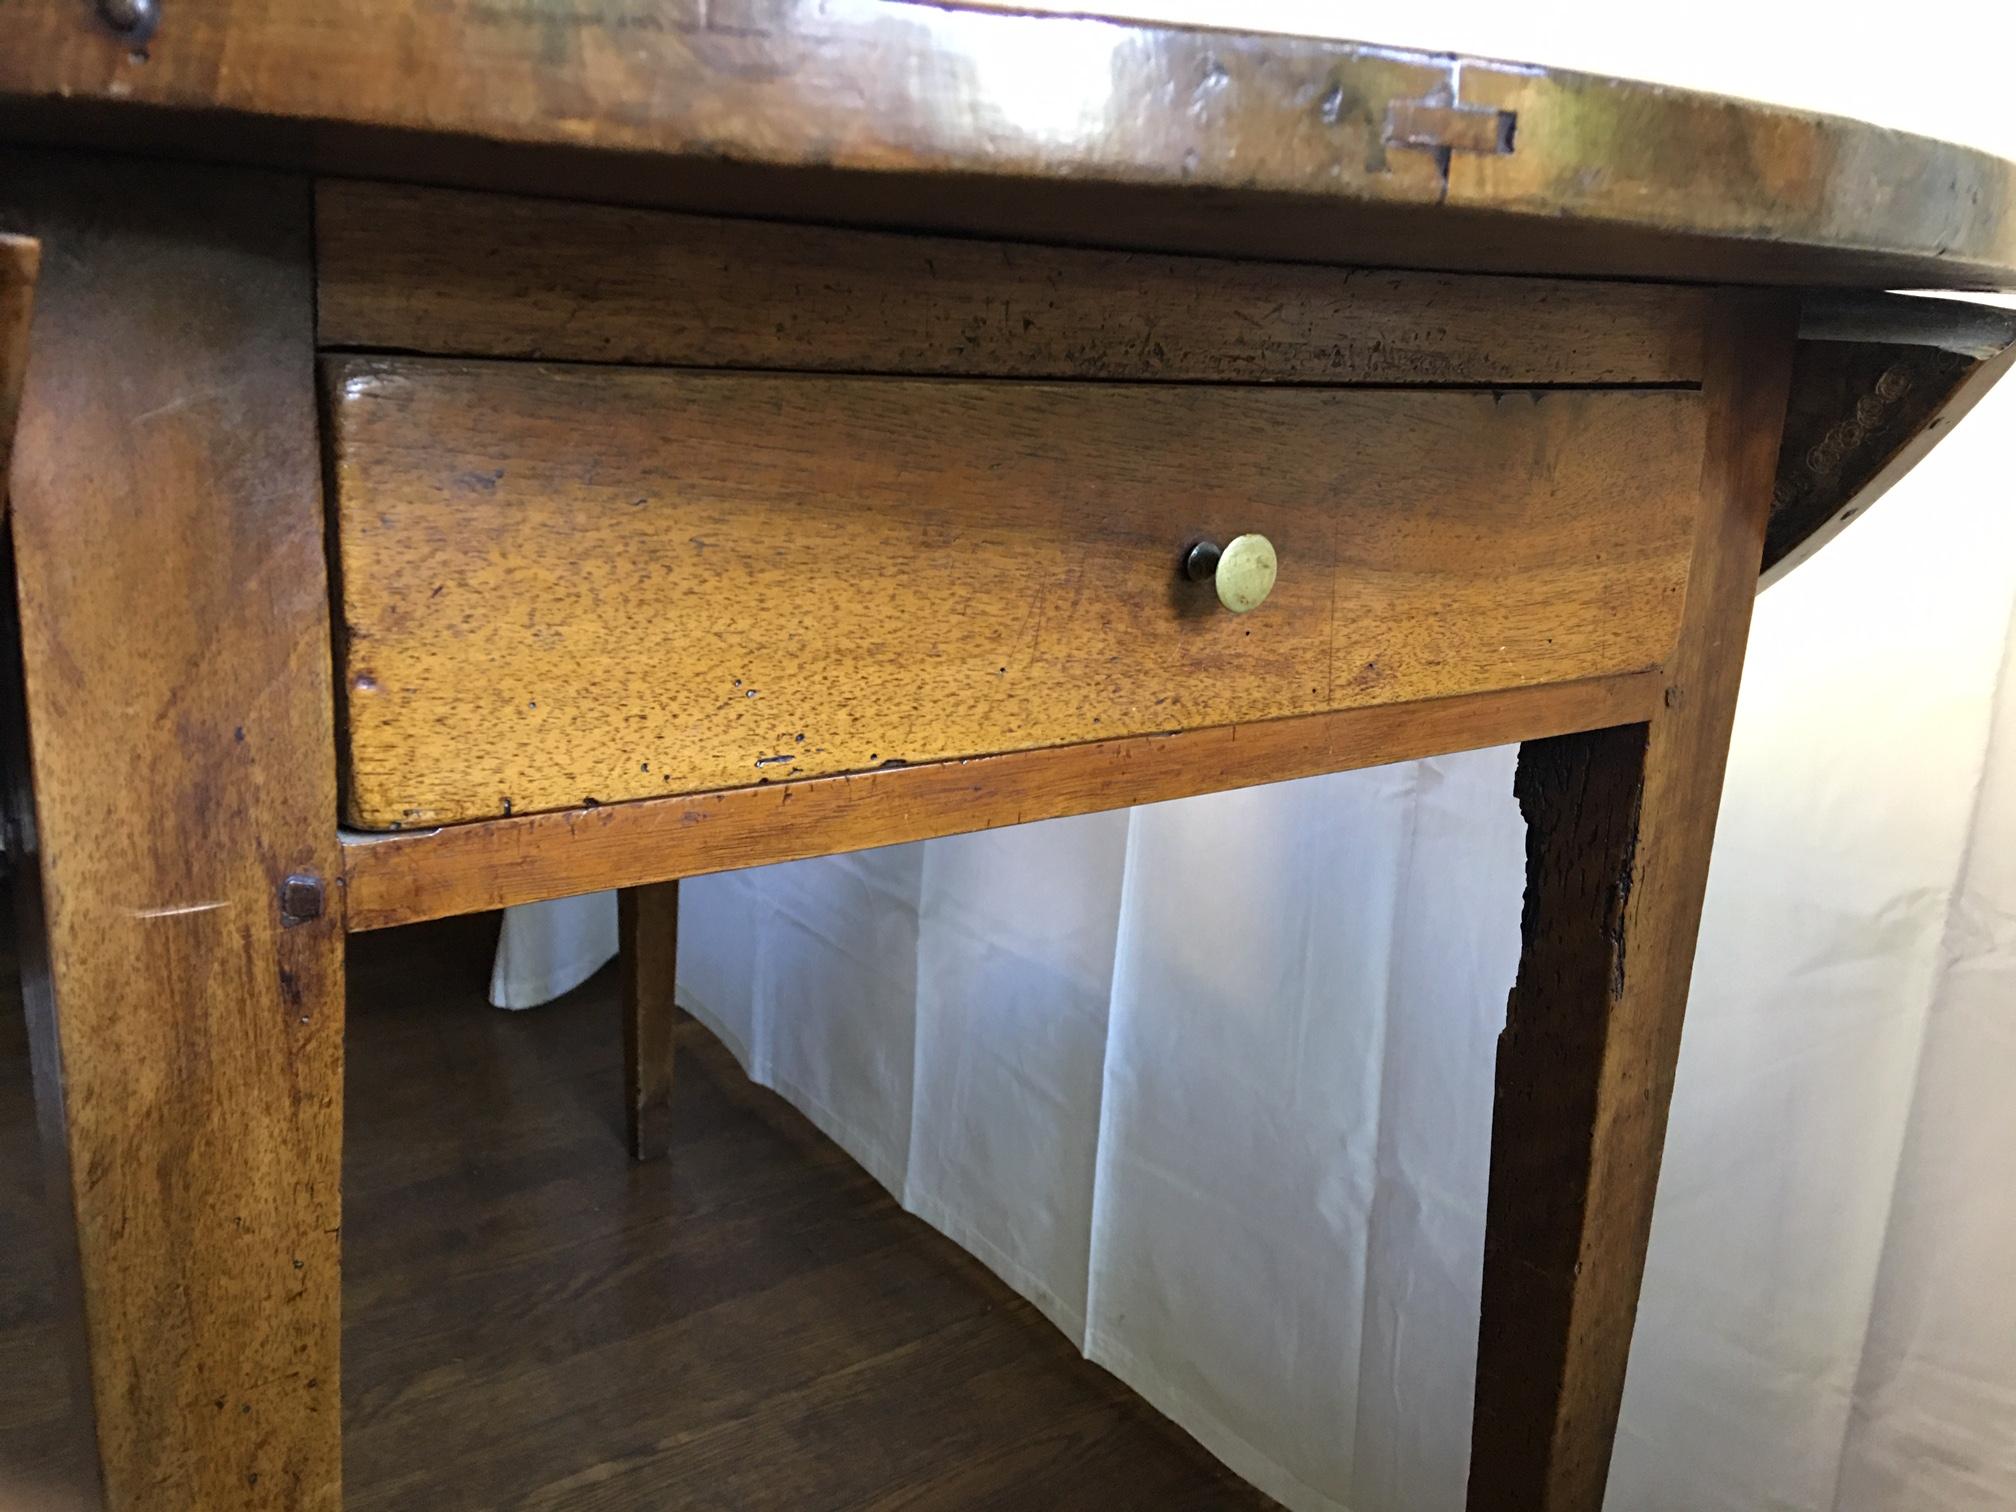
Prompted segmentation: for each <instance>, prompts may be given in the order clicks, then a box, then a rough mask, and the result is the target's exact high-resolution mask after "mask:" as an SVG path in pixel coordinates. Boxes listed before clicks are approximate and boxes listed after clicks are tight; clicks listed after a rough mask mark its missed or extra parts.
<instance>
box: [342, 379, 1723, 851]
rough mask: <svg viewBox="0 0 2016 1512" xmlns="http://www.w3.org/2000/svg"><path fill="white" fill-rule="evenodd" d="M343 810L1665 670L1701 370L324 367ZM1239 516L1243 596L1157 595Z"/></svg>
mask: <svg viewBox="0 0 2016 1512" xmlns="http://www.w3.org/2000/svg"><path fill="white" fill-rule="evenodd" d="M325 378H326V393H327V396H328V402H329V405H330V409H331V422H332V423H331V436H332V442H331V444H332V445H333V447H334V456H333V464H332V475H333V478H334V481H335V510H336V518H337V538H338V544H339V550H340V563H341V579H342V586H341V600H342V616H341V618H342V627H343V631H344V667H343V670H344V678H343V685H344V688H345V692H346V697H345V717H344V724H345V727H346V730H347V763H346V779H347V780H346V791H347V795H348V796H347V808H346V813H347V818H348V820H349V822H350V823H352V824H353V825H356V826H358V827H360V828H380V829H382V828H396V827H401V826H412V825H422V824H438V823H444V822H450V821H459V820H470V819H478V818H485V817H491V816H495V815H500V814H508V813H526V812H531V811H535V810H542V809H556V808H567V807H574V806H577V805H581V804H583V803H608V802H614V801H618V800H623V799H633V798H641V797H648V796H656V795H662V794H671V793H684V792H695V791H704V790H709V789H715V788H726V787H737V786H744V785H748V784H751V783H755V782H762V781H773V782H774V781H780V780H785V779H789V778H797V777H807V776H815V775H824V774H831V773H839V772H850V771H861V770H865V769H872V768H876V767H882V766H888V765H891V764H896V763H918V762H928V761H942V760H946V759H950V758H957V757H962V756H971V755H979V754H984V753H993V752H1001V751H1010V750H1020V749H1028V748H1031V747H1037V746H1050V745H1060V744H1066V743H1070V742H1076V741H1085V740H1096V739H1103V738H1107V737H1111V736H1118V735H1130V734H1145V733H1153V732H1159V731H1171V730H1179V729H1193V728H1198V727H1203V726H1213V725H1227V724H1239V723H1244V722H1248V721H1254V720H1264V719H1273V718H1279V717H1282V716H1287V715H1294V714H1300V713H1307V712H1312V711H1316V710H1324V709H1339V708H1348V707H1353V706H1362V705H1368V704H1376V703H1388V702H1399V701H1406V700H1415V699H1426V698H1435V697H1440V696H1445V695H1451V694H1459V693H1467V692H1474V691H1479V690H1486V689H1494V688H1504V687H1511V686H1515V685H1520V684H1529V683H1537V682H1555V681H1566V680H1571V679H1578V678H1587V677H1594V676H1599V675H1602V674H1607V673H1615V672H1623V671H1631V670H1636V669H1640V668H1645V667H1650V666H1654V665H1657V664H1659V663H1660V662H1661V661H1662V660H1663V659H1664V658H1665V656H1666V655H1667V653H1668V651H1669V650H1670V648H1671V646H1672V644H1673V641H1674V636H1675V631H1676V627H1677V623H1678V617H1679V612H1680V606H1681V597H1682V593H1683V591H1684V587H1685V581H1686V572H1687V564H1688V560H1689V553H1690V544H1691V527H1692V519H1693V513H1694V508H1695V498H1696V493H1697V489H1698V482H1699V475H1700V467H1701V455H1702V446H1703V435H1702V405H1701V399H1700V395H1699V394H1698V392H1695V391H1693V390H1691V389H1672V390H1629V391H1594V390H1530V391H1515V392H1509V393H1491V392H1477V391H1449V390H1443V391H1434V390H1390V389H1387V390H1381V389H1356V390H1341V389H1322V388H1296V387H1260V386H1216V385H1204V384H1107V383H1044V382H1007V381H988V380H947V379H930V380H925V379H902V378H876V377H829V376H814V375H803V374H759V373H719V372H673V371H663V370H651V369H617V368H607V367H591V366H561V365H550V366H549V365H537V364H532V363H522V362H484V361H463V360H447V359H429V358H383V357H376V358H361V357H333V358H330V359H328V361H327V372H326V374H325ZM1244 531H1259V532H1261V533H1263V534H1265V535H1267V536H1268V537H1269V538H1270V539H1271V540H1272V541H1273V542H1274V544H1275V546H1276V548H1277V550H1278V552H1279V555H1280V563H1281V566H1280V577H1279V582H1278V585H1277V587H1276V588H1275V591H1274V593H1273V596H1272V597H1271V598H1269V599H1268V601H1267V602H1266V603H1265V604H1263V605H1262V606H1261V607H1260V608H1259V609H1257V610H1255V611H1254V612H1252V613H1250V614H1247V615H1243V616H1241V615H1233V614H1230V613H1227V612H1226V611H1225V610H1223V609H1222V608H1220V607H1219V605H1218V603H1217V601H1216V598H1215V596H1214V594H1213V593H1212V590H1211V587H1210V585H1209V584H1208V583H1205V584H1195V583H1191V582H1188V581H1187V580H1185V579H1184V578H1183V576H1182V574H1181V572H1180V570H1179V564H1180V561H1181V557H1182V554H1183V551H1184V549H1185V548H1186V547H1187V546H1188V545H1189V544H1190V543H1191V542H1193V541H1195V540H1197V539H1198V538H1200V537H1212V538H1216V539H1219V540H1224V539H1226V538H1229V537H1231V536H1233V535H1236V534H1239V533H1241V532H1244Z"/></svg>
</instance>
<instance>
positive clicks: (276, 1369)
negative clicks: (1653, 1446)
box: [0, 0, 2016, 1512]
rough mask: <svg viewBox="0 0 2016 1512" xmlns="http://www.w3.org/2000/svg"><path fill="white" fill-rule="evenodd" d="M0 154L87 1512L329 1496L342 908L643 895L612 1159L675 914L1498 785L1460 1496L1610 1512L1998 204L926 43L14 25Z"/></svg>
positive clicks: (1145, 72)
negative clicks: (690, 897)
mask: <svg viewBox="0 0 2016 1512" xmlns="http://www.w3.org/2000/svg"><path fill="white" fill-rule="evenodd" d="M0 141H4V142H5V143H6V145H5V146H4V147H0V231H5V232H7V233H10V234H9V235H8V236H7V238H6V239H5V240H4V241H0V461H4V460H5V459H6V458H7V457H8V447H9V446H10V445H11V453H12V454H11V464H9V467H8V471H7V474H6V476H7V481H8V489H7V496H8V499H9V511H10V513H9V517H8V518H9V522H10V525H11V530H10V531H9V552H10V561H11V570H8V571H6V572H4V573H0V579H4V582H5V584H6V588H7V591H8V593H9V594H11V595H13V603H12V607H11V608H10V609H9V610H8V612H7V613H6V614H5V616H4V618H5V621H6V622H7V624H8V627H9V630H10V633H12V634H15V635H18V641H17V642H16V650H17V651H18V655H10V656H9V657H7V658H6V665H7V667H8V670H9V677H8V679H7V682H8V686H9V689H10V692H9V696H8V705H9V708H10V712H11V715H12V718H11V720H10V729H11V736H10V745H9V753H10V762H9V774H10V782H9V791H10V793H11V807H10V816H11V818H10V828H9V830H8V841H9V846H10V849H11V850H12V851H13V852H14V854H15V855H16V857H17V859H18V862H19V864H20V866H21V869H22V877H23V883H22V885H21V886H19V887H18V888H17V894H18V896H19V897H20V899H21V905H22V920H21V933H22V951H23V956H24V965H25V973H24V974H25V977H26V990H27V995H28V998H29V1007H30V1021H31V1023H30V1027H31V1035H32V1040H33V1051H34V1060H35V1068H36V1075H37V1084H38V1098H39V1103H40V1107H41V1113H42V1119H41V1122H42V1126H43V1133H44V1138H45V1142H46V1144H47V1148H48V1153H49V1156H50V1162H49V1169H50V1170H51V1172H52V1175H53V1186H54V1190H55V1193H56V1196H57V1200H58V1204H59V1207H60V1212H61V1215H62V1223H61V1226H62V1229H63V1233H64V1236H65V1243H66V1245H67V1246H68V1248H69V1251H70V1252H69V1255H68V1260H69V1262H70V1267H69V1268H70V1271H71V1273H72V1274H73V1275H74V1277H75V1278H76V1282H77V1284H76V1286H75V1289H74V1297H73V1299H72V1300H73V1301H74V1303H75V1304H76V1307H75V1318H76V1322H77V1335H78V1338H79V1340H80V1343H81V1348H80V1352H79V1361H80V1369H81V1370H82V1371H83V1373H84V1376H85V1378H86V1380H87V1381H88V1391H87V1392H86V1393H85V1394H86V1395H87V1396H88V1400H89V1402H90V1404H91V1406H92V1423H91V1432H92V1434H93V1436H94V1438H93V1443H94V1448H95V1454H94V1455H92V1456H91V1458H92V1459H93V1460H94V1462H95V1464H96V1466H97V1470H98V1484H97V1485H95V1486H93V1487H89V1488H86V1489H87V1490H88V1491H89V1492H90V1494H92V1495H94V1496H96V1495H102V1497H103V1499H104V1502H105V1504H106V1505H108V1506H109V1507H111V1508H114V1509H117V1512H166V1509H184V1508H191V1509H203V1512H216V1509H229V1508H239V1507H244V1508H290V1509H301V1508H317V1509H334V1508H336V1507H337V1506H338V1505H339V1504H340V1501H341V1489H340V1475H339V1469H340V1460H341V1456H340V1409H339V1387H338V1356H339V1333H340V1317H339V1291H340V1288H339V1263H340V1253H341V1243H340V1235H341V1194H340V1190H339V1186H340V1182H339V1172H340V1166H341V1162H340V1154H341V1138H342V1117H341V1110H342V1094H343V966H344V936H345V933H346V931H351V930H368V929H378V928H383V927H386V926H390V925H397V924H402V923H406V922H410V921H415V920H421V919H428V918H435V917H440V916H444V915H449V914H456V913H465V912H471V911H475V910H481V909H491V908H496V907H499V906H501V905H505V904H513V903H521V902H526V901H530V900H533V899H539V898H549V897H556V896H561V895H565V894H570V893H578V892H583V891H587V890H590V889H598V888H605V887H617V888H622V889H626V891H625V893H624V899H623V922H624V931H625V938H626V966H625V973H626V984H627V986H626V991H627V995H628V998H629V1003H630V1015H629V1017H630V1027H631V1043H630V1047H629V1048H630V1054H629V1063H630V1068H631V1077H630V1081H631V1089H630V1095H631V1108H630V1112H631V1116H632V1135H633V1140H634V1142H635V1145H636V1148H637V1150H638V1152H639V1153H640V1154H648V1153H651V1152H653V1151H654V1150H656V1149H659V1148H662V1145H663V1141H664V1113H665V1108H666V1105H667V1102H666V1100H667V1098H668V1096H669V1095H670V1090H671V1066H670V1038H669V1034H668V1029H667V1025H668V1022H669V1013H670V997H671V981H672V951H673V931H674V928H675V924H676V895H675V893H674V891H673V887H674V885H675V884H676V881H677V879H679V878H681V877H686V876H692V875H695V874H698V873H702V872H710V871H717V870H721V869H723V868H728V867H737V866H748V865H756V864H760V863H763V862H768V861H776V860H780V859H784V858H788V857H800V856H811V855H818V854H823V853H828V852H835V851H842V850H848V849H852V848H856V847H861V846H870V845H882V844H888V843H891V842H895V841H904V840H914V839H920V838H924V837H928V836H935V835H944V834H951V833H955V832H959V831H967V830H973V829H977V828H983V827H988V826H993V825H1000V824H1011V823H1016V822H1020V821H1023V820H1030V819H1037V818H1043V817H1048V816H1054V815H1061V814H1072V813H1083V812H1087V811H1090V810H1094V809H1101V808H1110V807H1113V806H1117V805H1122V804H1129V803H1140V802H1148V801H1153V800H1159V799H1164V798H1171V797H1176V796H1180V795H1184V794H1191V793H1200V792H1206V791H1211V790H1215V789H1223V788H1229V787H1236V786H1240V785H1243V784H1250V783H1259V782H1270V781H1277V780H1280V779H1284V778H1289V777H1295V776H1300V775H1305V774H1310V773H1317V772H1328V771H1336V770H1339V769H1342V768H1347V767H1353V766H1363V765H1368V764H1372V763H1378V762H1388V761H1395V760H1400V759H1403V758H1407V757H1415V756H1422V755H1428V754H1431V753H1435V752H1442V751H1450V750H1458V749H1465V748H1471V747H1477V746H1482V745H1487V744H1495V743H1499V742H1508V741H1519V742H1523V750H1522V754H1521V757H1520V761H1519V767H1518V781H1517V790H1518V799H1519V802H1520V804H1521V807H1522V809H1523V811H1524V814H1525V817H1526V822H1527V826H1528V840H1527V851H1528V885H1527V893H1526V901H1525V917H1524V942H1525V949H1524V956H1523V959H1522V962H1521V965H1520V968H1519V972H1518V978H1517V982H1516V985H1515V986H1514V988H1513V990H1512V996H1511V1000H1510V1004H1509V1008H1508V1014H1507V1023H1506V1028H1505V1032H1504V1035H1503V1038H1502V1039H1501V1041H1500V1043H1499V1057H1498V1073H1497V1101H1496V1111H1495V1115H1494V1120H1493V1126H1492V1153H1491V1185H1490V1197H1489V1211H1488V1219H1487V1237H1486V1248H1485V1267H1484V1278H1483V1308H1482V1320H1481V1331H1480V1335H1479V1349H1478V1366H1477V1387H1476V1409H1475V1426H1474V1436H1473V1445H1472V1456H1471V1469H1470V1482H1469V1484H1470V1493H1469V1500H1470V1505H1471V1507H1472V1508H1473V1509H1486V1508H1504V1509H1518V1512H1533V1509H1546V1512H1586V1509H1593V1508H1595V1507H1596V1506H1597V1505H1598V1504H1599V1503H1600V1501H1601V1498H1602V1492H1603V1485H1604V1479H1605V1474H1606V1471H1607V1467H1608V1462H1609V1454H1610V1441H1611V1435H1612V1431H1613V1428H1614V1425H1615V1422H1616V1416H1617V1409H1618V1402H1619V1397H1620V1393H1621V1390H1622V1384H1623V1378H1624V1369H1625V1360H1626V1355H1627V1353H1628V1347H1629V1342H1630V1336H1631V1325H1632V1317H1633V1312H1634V1310H1635V1306H1636V1299H1637V1291H1638V1285H1639V1279H1640V1274H1641V1271H1642V1268H1643V1259H1644V1253H1645V1244H1646V1235H1647V1229H1648V1225H1649V1220H1650V1215H1651V1210H1652V1198H1653V1189H1654V1185H1655V1180H1656V1176H1657V1171H1658V1166H1659V1154H1660V1146H1661V1141H1662V1137H1663V1133H1664V1127H1665V1121H1666V1110H1667V1104H1668V1095H1669V1092H1670V1088H1671V1083H1672V1076H1673V1066H1674V1058H1675V1053H1676V1049H1677V1045H1678V1039H1679V1031H1680V1022H1681V1012H1682V1007H1683V1004H1684V1002H1685V998H1686V993H1687V983H1688V974H1689V966H1690V961H1691V958H1692V954H1693V948H1694V939H1695V930H1696V924H1697V919H1698V916H1699V911H1700V905H1701V896H1702V888H1703V884H1704V880H1705V876H1706V871H1707V864H1708V853H1709V847H1710V842H1711V838H1712V835H1713V832H1714V826H1715V813H1716V804H1717V799H1718V795H1719V790H1720V787H1721V781H1722V772H1723V764H1724V756H1725V750H1726V746H1727V742H1728V738H1729V729H1730V720H1731V714H1732V710H1733V706H1734V701H1735V696H1736V687H1737V681H1738V677H1739V674H1740V671H1741V666H1742V659H1743V645H1744V637H1745V632H1746V629H1747V626H1748V623H1749V618H1750V606H1751V602H1752V598H1753V596H1754V594H1755V592H1756V591H1757V587H1758V583H1759V579H1760V572H1761V573H1762V575H1763V577H1764V578H1765V579H1767V580H1768V579H1769V578H1770V577H1771V576H1773V575H1774V574H1776V573H1779V572H1782V571H1784V570H1786V569H1787V568H1789V567H1790V566H1791V565H1793V564H1794V563H1796V562H1797V561H1798V560H1800V559H1801V558H1802V557H1803V556H1805V555H1806V554H1808V553H1809V552H1811V551H1812V550H1813V549H1814V548H1815V547H1816V546H1817V545H1819V544H1820V543H1821V542H1822V541H1824V540H1825V539H1826V538H1827V537H1828V535H1829V534H1830V533H1831V532H1833V531H1834V530H1835V529H1837V528H1839V527H1840V526H1841V525H1842V524H1844V523H1845V522H1846V521H1848V520H1850V519H1851V518H1853V516H1854V515H1855V514H1857V513H1858V512H1860V511H1861V510H1863V509H1864V508H1866V507H1867V506H1868V504H1869V503H1870V502H1871V501H1872V500H1873V499H1874V498H1875V497H1876V496H1877V495H1878V494H1879V493H1881V492H1882V491H1883V490H1884V489H1885V488H1887V487H1888V486H1889V485H1890V484H1891V483H1892V482H1893V481H1894V480H1895V479H1896V478H1897V477H1898V476H1899V475H1900V474H1901V473H1902V472H1903V471H1905V470H1906V469H1908V468H1909V467H1910V466H1911V465H1912V463H1913V462H1914V461H1915V460H1916V459H1917V457H1918V456H1920V455H1922V453H1923V452H1924V450H1925V449H1926V448H1927V447H1928V446H1929V445H1930V444H1931V443H1932V442H1933V441H1934V440H1935V439H1936V438H1937V437H1938V436H1940V435H1941V434H1943V433H1944V431H1945V430H1946V429H1947V428H1949V427H1950V426H1951V425H1952V423H1953V422H1954V421H1955V420H1956V419H1957V418H1958V417H1959V416H1960V415H1961V414H1962V413H1963V412H1964V411H1965V410H1966V408H1967V407H1968V406H1969V405H1970V404H1971V403H1972V402H1973V401H1974V400H1975V399H1976V398H1977V397H1978V396H1979V395H1980V393H1981V392H1982V391H1983V390H1984V389H1985V388H1986V387H1987V386H1988V384H1989V383H1991V382H1992V381H1993V380H1994V379H1995V378H1996V377H1997V376H1999V375H2000V373H2001V372H2002V371H2003V370H2004V369H2005V368H2006V367H2007V366H2008V365H2009V362H2010V361H2011V357H2012V353H2016V323H2012V320H2011V318H2010V317H2009V316H2007V315H2005V314H2003V313H2001V312H1999V311H1996V310H1993V309H1983V308H1979V307H1974V306H1968V305H1964V304H1956V303H1951V302H1941V301H1929V300H1914V299H1905V298H1902V297H1896V296H1890V295H1886V294H1883V293H1882V292H1880V291H1881V290H1883V289H1886V288H1897V287H1913V288H1936V287H1945V288H1995V287H2003V288H2006V287H2009V286H2011V285H2012V284H2016V209H2012V180H2016V168H2012V166H2011V165H2009V164H2007V163H2003V162H2000V161H1998V160H1995V159H1993V158H1989V157H1986V156H1983V155H1981V154H1979V153H1975V152H1971V151H1967V150H1964V149H1960V148H1956V147H1950V146H1945V145H1941V144H1938V143H1934V142H1929V141H1925V140H1921V139H1918V138H1914V137H1910V136H1906V135H1902V134H1899V133H1896V132H1892V131H1887V130H1882V129H1878V128H1875V127H1871V126H1864V125H1860V124H1857V123H1854V122H1848V121H1842V120H1834V119H1827V118H1822V117H1815V116H1811V115H1805V114H1800V113H1797V112H1793V111H1787V110H1779V109H1771V108H1766V107H1763V106H1756V105H1749V104H1743V103H1738V102H1733V101H1728V100H1721V99H1713V98H1708V97H1704V96H1700V95H1694V94H1688V93H1685V92H1681V91H1675V90H1668V89H1655V88H1651V87H1648V86H1643V85H1635V84H1629V83H1620V82H1617V81H1613V80H1607V79H1599V78H1590V77H1584V76H1579V75H1573V74H1564V73H1556V72H1549V71H1546V70H1542V69H1535V68H1528V67H1523V66H1512V65H1505V64H1497V63H1491V62H1484V61H1478V60H1470V59H1457V58H1452V57H1448V56H1440V55H1426V54H1410V53H1404V52H1396V51H1391V50H1381V49H1376V48H1368V47H1361V46H1355V45H1352V44H1348V43H1342V42H1328V41H1315V40H1306V39H1294V38H1282V37H1262V36H1245V35H1239V34H1236V33H1230V32H1212V31H1190V30H1181V29H1174V28H1168V27H1160V26H1152V25H1141V24H1119V23H1112V22H1105V21H1099V20H1093V19H1087V18H1082V17H1037V16H1029V15H1018V14H1012V13H1008V12H1006V11H1002V10H995V9H990V8H988V7H986V6H981V5H973V4H965V5H960V4H954V5H923V4H909V3H902V0H613V3H608V4H604V3H600V0H553V3H546V0H541V3H538V4H524V5H498V4H492V3H487V0H485V3H479V0H434V3H430V4H428V5H424V6H408V5H406V4H404V3H399V0H323V3H321V4H317V5H309V4H306V3H301V0H267V3H263V4H251V3H237V0H100V3H99V4H98V5H97V6H96V8H95V9H94V8H93V7H92V6H91V5H89V4H86V3H82V0H15V3H12V4H9V5H7V6H5V7H0ZM17 411H18V419H17ZM17 670H18V672H19V674H20V675H19V676H18V677H15V676H13V675H12V674H13V673H14V672H15V671H17Z"/></svg>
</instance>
